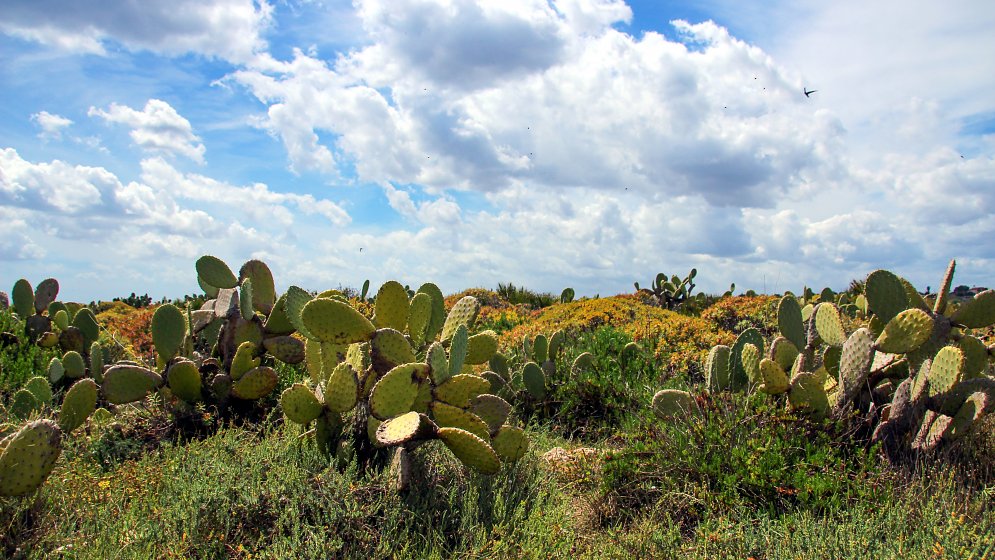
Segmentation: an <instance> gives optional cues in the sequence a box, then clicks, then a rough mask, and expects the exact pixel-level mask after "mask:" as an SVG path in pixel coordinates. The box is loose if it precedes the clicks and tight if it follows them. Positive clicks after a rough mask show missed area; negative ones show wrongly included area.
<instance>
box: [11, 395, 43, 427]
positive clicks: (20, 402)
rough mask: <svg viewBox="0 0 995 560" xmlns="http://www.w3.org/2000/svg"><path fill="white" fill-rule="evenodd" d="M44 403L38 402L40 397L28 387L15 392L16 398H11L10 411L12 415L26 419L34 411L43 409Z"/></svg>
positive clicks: (19, 418)
mask: <svg viewBox="0 0 995 560" xmlns="http://www.w3.org/2000/svg"><path fill="white" fill-rule="evenodd" d="M41 406H42V403H40V402H38V399H36V398H35V396H34V395H33V394H32V393H31V391H28V390H27V389H18V391H17V392H16V393H14V398H13V400H11V403H10V408H9V409H8V411H9V412H10V415H11V416H13V417H14V418H17V419H18V420H25V419H27V418H28V417H29V416H31V414H32V413H34V412H36V411H38V410H41Z"/></svg>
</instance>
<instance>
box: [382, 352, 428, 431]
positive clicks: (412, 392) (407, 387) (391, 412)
mask: <svg viewBox="0 0 995 560" xmlns="http://www.w3.org/2000/svg"><path fill="white" fill-rule="evenodd" d="M426 375H428V365H426V364H421V363H412V364H404V365H400V366H397V367H395V368H394V369H392V370H390V371H388V372H387V373H386V374H385V375H384V376H383V377H381V378H380V380H379V381H377V383H376V385H374V386H373V390H372V391H371V392H370V412H371V413H372V414H373V415H374V416H376V417H377V418H380V419H381V420H386V419H387V418H390V417H392V416H398V415H400V414H404V413H405V412H408V411H410V410H411V405H412V404H414V402H415V398H416V397H417V396H418V386H419V384H420V383H421V380H422V379H424V378H425V376H426Z"/></svg>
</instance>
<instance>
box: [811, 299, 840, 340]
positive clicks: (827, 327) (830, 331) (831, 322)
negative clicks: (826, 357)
mask: <svg viewBox="0 0 995 560" xmlns="http://www.w3.org/2000/svg"><path fill="white" fill-rule="evenodd" d="M815 329H816V331H818V332H819V337H820V338H822V341H823V342H825V343H826V344H829V345H831V346H842V345H843V342H844V341H845V340H846V334H845V332H844V331H843V322H842V321H840V312H839V310H838V309H836V306H835V305H833V304H832V303H828V302H827V303H820V304H819V306H818V307H816V309H815Z"/></svg>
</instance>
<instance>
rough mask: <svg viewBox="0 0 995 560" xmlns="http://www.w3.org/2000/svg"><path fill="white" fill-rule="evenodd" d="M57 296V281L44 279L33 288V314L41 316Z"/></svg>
mask: <svg viewBox="0 0 995 560" xmlns="http://www.w3.org/2000/svg"><path fill="white" fill-rule="evenodd" d="M58 295H59V281H58V280H56V279H55V278H46V279H45V280H42V281H41V283H40V284H38V286H37V287H36V288H35V312H36V313H37V314H39V315H41V314H42V313H43V312H44V311H45V310H47V309H48V305H49V304H50V303H52V302H53V301H55V298H56V297H57V296H58Z"/></svg>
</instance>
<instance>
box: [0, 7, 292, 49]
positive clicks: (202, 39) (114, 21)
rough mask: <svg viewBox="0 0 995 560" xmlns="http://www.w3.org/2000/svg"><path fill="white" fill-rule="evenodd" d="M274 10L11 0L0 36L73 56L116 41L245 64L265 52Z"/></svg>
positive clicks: (2, 14)
mask: <svg viewBox="0 0 995 560" xmlns="http://www.w3.org/2000/svg"><path fill="white" fill-rule="evenodd" d="M272 11H273V8H272V6H271V5H270V4H269V3H268V2H266V0H209V1H205V0H147V1H144V2H128V1H123V0H113V1H105V0H41V1H38V0H11V1H9V2H3V3H2V4H0V31H2V32H3V33H6V34H9V35H14V36H18V37H22V38H24V39H28V40H31V41H37V42H39V43H43V44H46V45H51V46H53V47H57V48H60V49H64V50H67V51H71V52H85V53H93V54H100V55H103V54H107V50H108V43H109V42H116V43H119V44H121V45H123V46H124V47H125V48H128V49H131V50H151V51H156V52H163V53H167V54H183V53H189V52H192V53H199V54H204V55H207V56H213V57H221V58H224V59H227V60H230V61H233V62H247V61H249V60H252V59H253V58H255V56H256V53H258V52H260V51H262V50H263V49H265V47H266V42H265V41H264V40H263V38H262V33H263V32H264V31H265V30H266V28H268V27H269V25H270V23H271V17H272Z"/></svg>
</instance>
